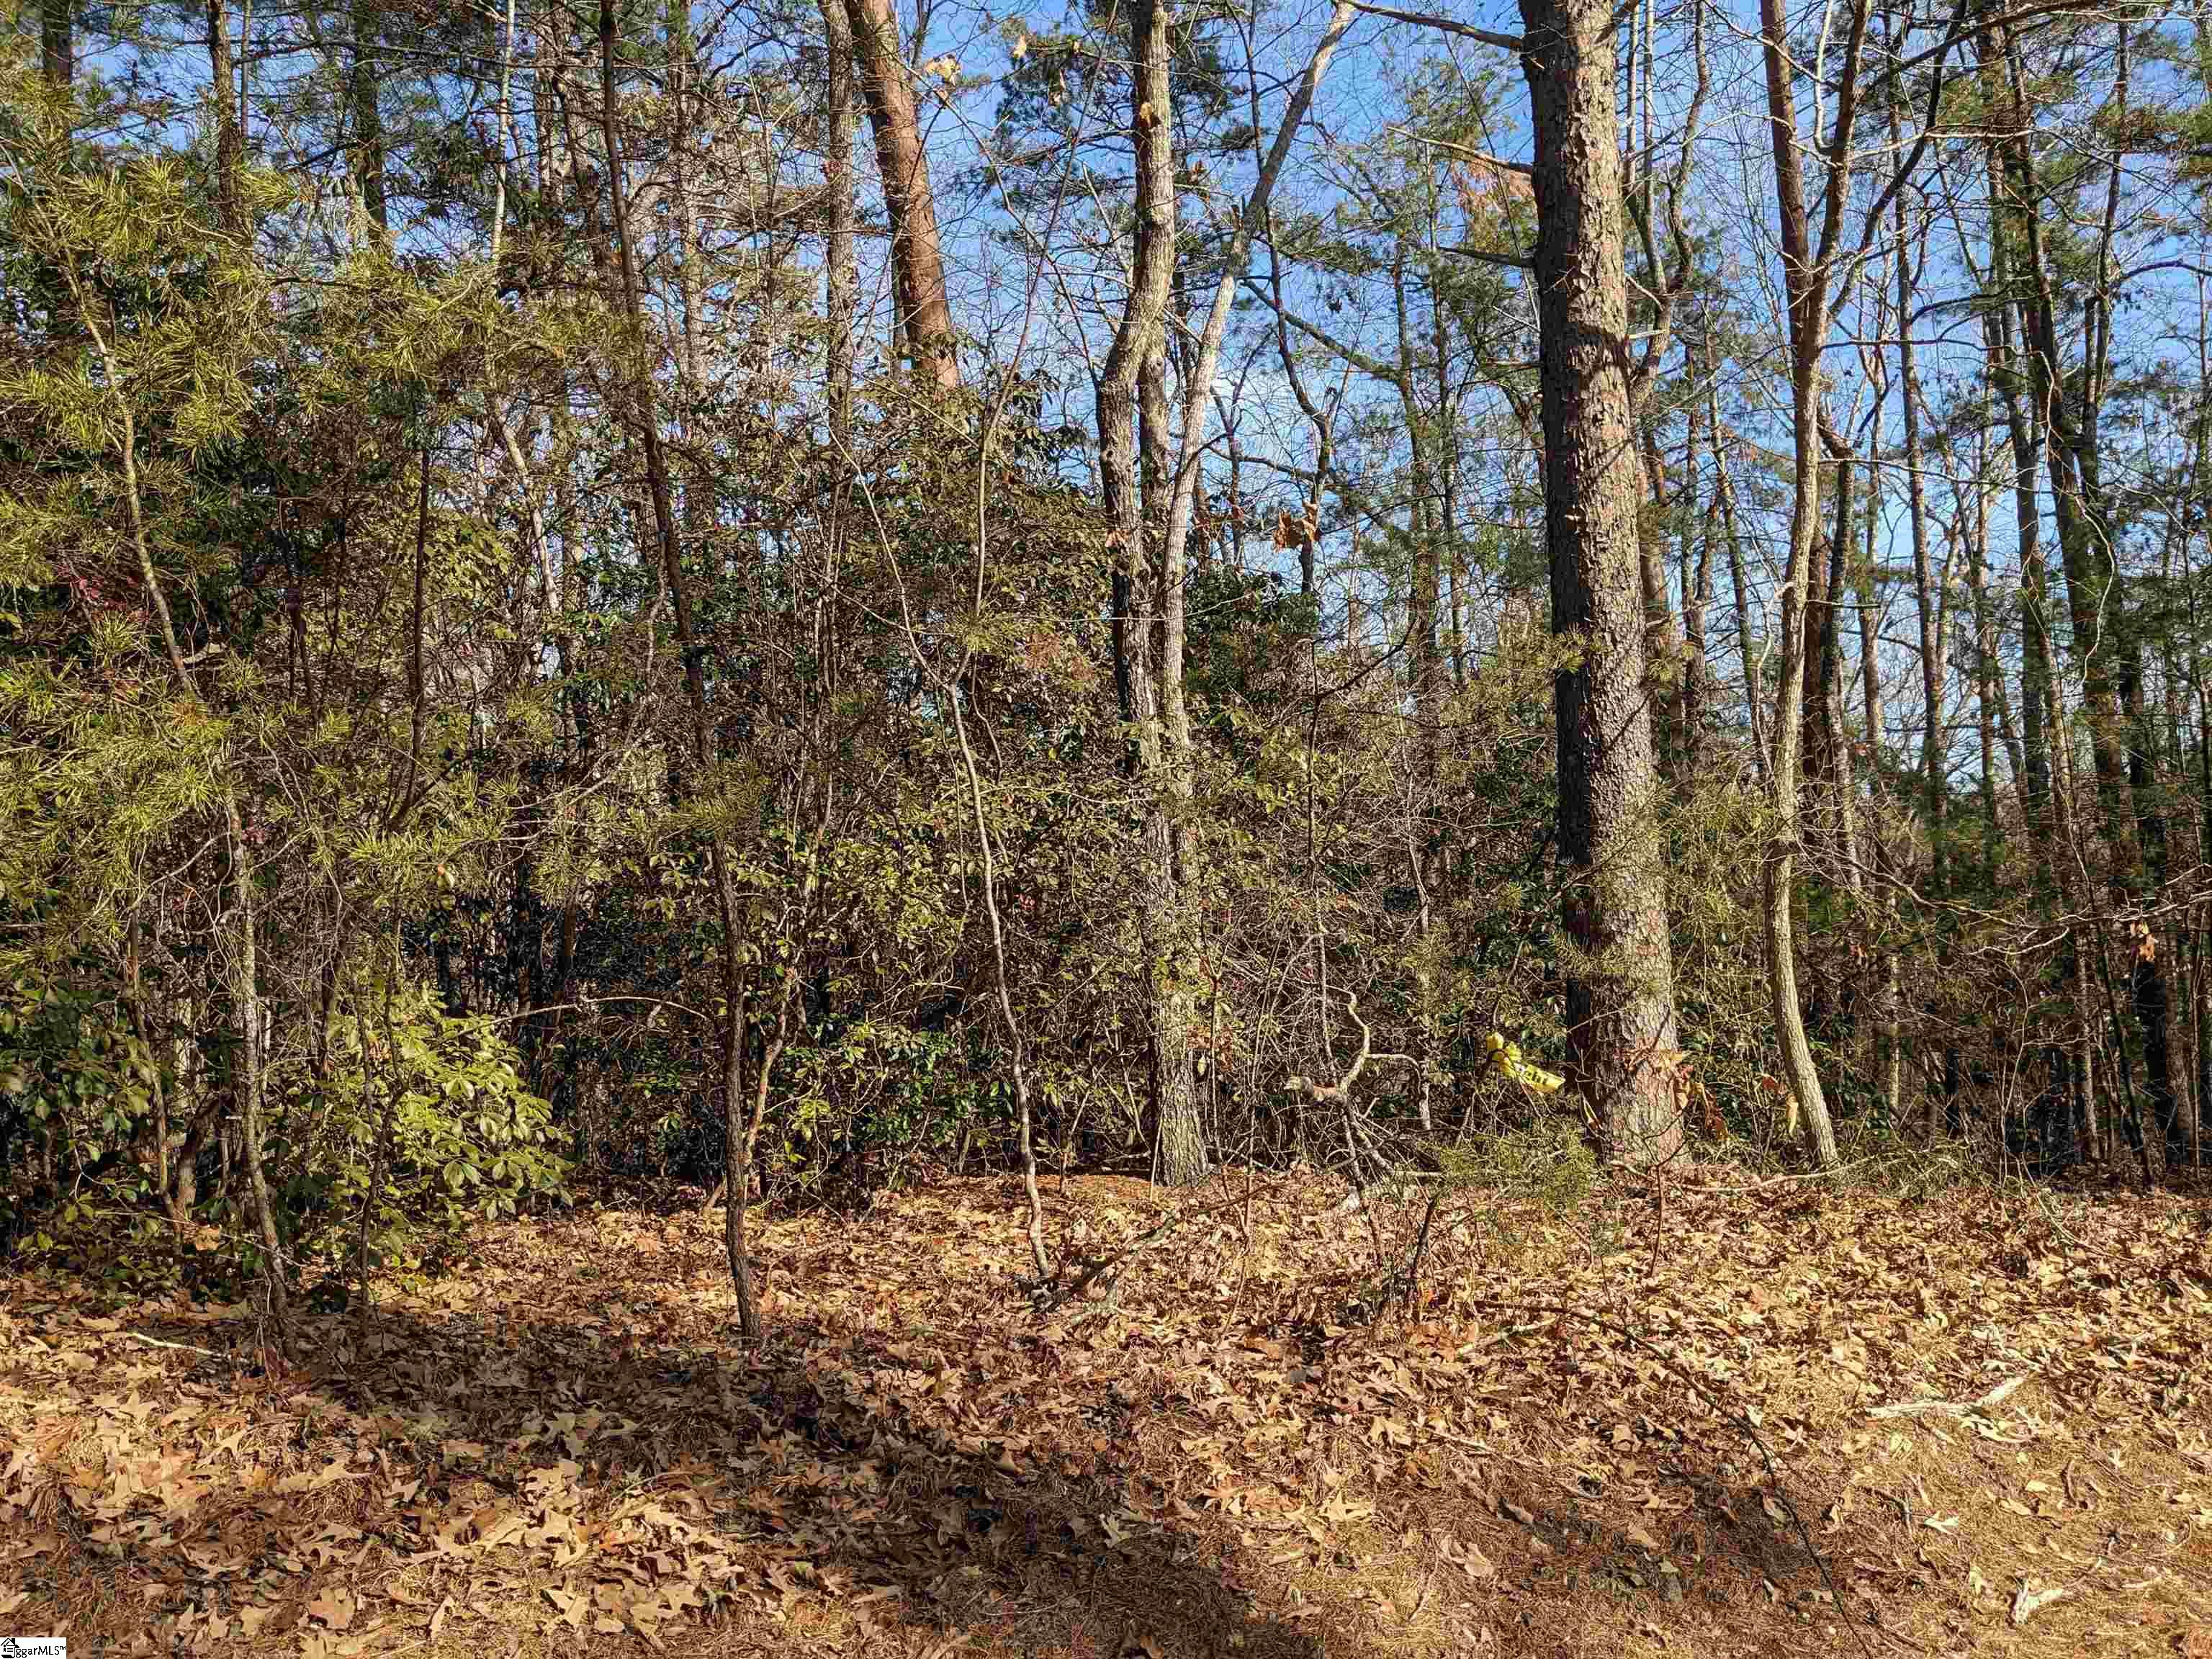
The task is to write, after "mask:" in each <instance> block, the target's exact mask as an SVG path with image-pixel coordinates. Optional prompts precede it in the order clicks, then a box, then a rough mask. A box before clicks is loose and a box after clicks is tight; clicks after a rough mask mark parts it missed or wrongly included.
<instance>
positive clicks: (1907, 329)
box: [1890, 111, 1950, 896]
mask: <svg viewBox="0 0 2212 1659" xmlns="http://www.w3.org/2000/svg"><path fill="white" fill-rule="evenodd" d="M1896 122H1897V118H1896V115H1895V113H1894V111H1893V112H1892V114H1891V117H1890V125H1891V142H1892V143H1895V142H1896V136H1895V129H1896ZM1893 214H1894V224H1895V229H1896V246H1895V251H1894V252H1893V256H1892V257H1893V264H1894V270H1893V281H1894V282H1895V283H1896V289H1897V362H1898V396H1899V400H1900V404H1901V407H1902V409H1903V410H1904V414H1905V506H1906V513H1907V516H1908V518H1909V520H1910V521H1911V532H1912V593H1913V599H1914V600H1915V602H1916V607H1917V611H1918V614H1919V621H1920V695H1921V707H1922V710H1923V719H1922V723H1921V727H1920V788H1921V811H1923V813H1924V814H1925V815H1926V817H1927V822H1928V842H1929V890H1930V891H1931V892H1933V893H1934V894H1936V896H1942V893H1943V891H1944V887H1945V883H1946V879H1947V872H1948V849H1947V848H1946V847H1945V844H1944V834H1945V824H1944V819H1945V809H1946V806H1947V805H1948V800H1949V796H1950V790H1949V788H1948V786H1947V783H1946V781H1945V771H1946V750H1947V744H1945V742H1944V731H1943V654H1944V653H1943V644H1942V631H1941V625H1940V623H1939V622H1938V620H1937V617H1938V611H1937V598H1936V581H1935V575H1934V568H1935V567H1934V562H1933V560H1932V557H1931V556H1930V552H1929V534H1928V485H1927V480H1926V476H1925V474H1924V472H1923V464H1924V462H1925V460H1926V453H1925V451H1924V450H1923V447H1922V446H1921V442H1920V373H1919V366H1918V362H1917V353H1916V351H1915V349H1914V347H1913V340H1912V268H1911V258H1910V256H1909V254H1908V252H1907V249H1908V247H1909V246H1910V232H1909V230H1908V228H1907V226H1906V223H1905V191H1901V190H1900V191H1898V192H1897V196H1896V199H1895V204H1894V208H1893Z"/></svg>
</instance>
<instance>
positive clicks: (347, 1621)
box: [307, 1585, 361, 1630]
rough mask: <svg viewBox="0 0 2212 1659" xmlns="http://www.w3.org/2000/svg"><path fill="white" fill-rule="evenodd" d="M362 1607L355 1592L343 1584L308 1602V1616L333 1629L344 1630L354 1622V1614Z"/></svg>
mask: <svg viewBox="0 0 2212 1659" xmlns="http://www.w3.org/2000/svg"><path fill="white" fill-rule="evenodd" d="M360 1608H361V1603H360V1602H359V1601H356V1600H355V1599H354V1593H353V1592H352V1591H351V1590H349V1589H345V1588H344V1587H343V1585H341V1586H340V1587H339V1588H337V1589H333V1590H325V1592H324V1593H323V1594H322V1595H319V1596H317V1597H316V1598H315V1599H314V1600H313V1601H310V1602H308V1603H307V1617H308V1618H310V1619H319V1620H322V1621H323V1623H325V1625H328V1626H330V1627H331V1629H332V1630H344V1629H345V1628H347V1627H348V1626H350V1625H351V1624H352V1623H353V1616H354V1614H355V1613H357V1612H358V1611H360Z"/></svg>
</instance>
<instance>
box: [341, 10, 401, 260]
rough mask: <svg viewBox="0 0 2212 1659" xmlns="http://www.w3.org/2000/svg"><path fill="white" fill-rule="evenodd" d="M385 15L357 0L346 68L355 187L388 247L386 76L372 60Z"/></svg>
mask: <svg viewBox="0 0 2212 1659" xmlns="http://www.w3.org/2000/svg"><path fill="white" fill-rule="evenodd" d="M383 26H384V15H383V13H382V11H381V10H380V9H379V8H378V7H377V5H376V4H375V3H374V0H356V3H355V5H354V8H353V59H352V62H351V63H350V64H349V65H348V66H347V71H346V106H347V115H348V117H349V119H350V120H351V122H352V124H353V177H354V187H355V188H356V190H358V191H360V192H361V207H362V212H363V213H364V214H366V215H367V216H368V223H369V228H371V229H372V230H374V232H375V233H376V240H377V243H378V245H379V246H381V247H385V248H389V247H390V246H392V212H391V209H390V208H389V206H388V205H387V204H386V199H385V180H384V76H383V74H382V72H381V70H380V69H379V67H378V65H377V61H376V50H377V44H378V43H377V37H378V35H379V33H380V32H381V30H382V28H383Z"/></svg>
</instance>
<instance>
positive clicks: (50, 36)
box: [39, 0, 76, 87]
mask: <svg viewBox="0 0 2212 1659" xmlns="http://www.w3.org/2000/svg"><path fill="white" fill-rule="evenodd" d="M39 72H40V74H41V75H43V76H46V84H47V85H48V86H50V87H66V86H67V85H69V83H70V81H71V80H72V79H73V78H74V77H75V76H76V0H39Z"/></svg>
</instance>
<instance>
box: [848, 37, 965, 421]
mask: <svg viewBox="0 0 2212 1659" xmlns="http://www.w3.org/2000/svg"><path fill="white" fill-rule="evenodd" d="M848 7H849V11H848V15H849V16H850V17H851V19H852V40H853V53H854V59H855V61H856V62H857V64H858V66H859V68H860V92H861V96H862V97H863V98H864V99H865V100H866V102H867V106H868V122H869V125H871V126H872V127H873V128H874V129H875V134H876V165H877V167H878V170H879V171H880V172H881V173H882V175H883V184H884V214H885V216H887V217H888V218H889V219H890V233H891V266H892V272H893V283H892V286H893V288H894V289H895V291H896V296H897V306H898V316H897V319H896V322H897V325H898V329H899V335H900V337H901V338H902V339H903V340H904V341H905V342H906V345H907V349H908V351H909V352H910V353H911V354H912V356H913V357H914V361H915V367H916V368H919V369H921V370H922V371H923V372H925V373H926V374H927V375H928V376H929V378H930V379H931V380H933V382H934V383H935V385H936V386H937V388H938V390H939V391H940V392H951V391H954V390H956V389H957V387H958V386H959V385H960V363H959V359H958V356H957V354H956V352H955V349H954V340H953V334H952V306H951V301H950V299H949V298H948V296H947V295H946V291H945V254H944V249H943V246H942V245H941V244H940V242H939V240H938V231H937V197H936V196H935V195H934V194H933V192H932V191H931V189H930V184H929V156H928V155H927V152H925V151H924V150H923V149H922V147H921V123H920V120H919V118H917V117H916V115H915V103H914V87H913V85H912V84H911V83H910V82H908V78H907V63H906V56H905V54H904V53H903V52H902V51H901V50H900V46H899V22H898V13H897V11H896V9H895V7H894V0H848Z"/></svg>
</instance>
